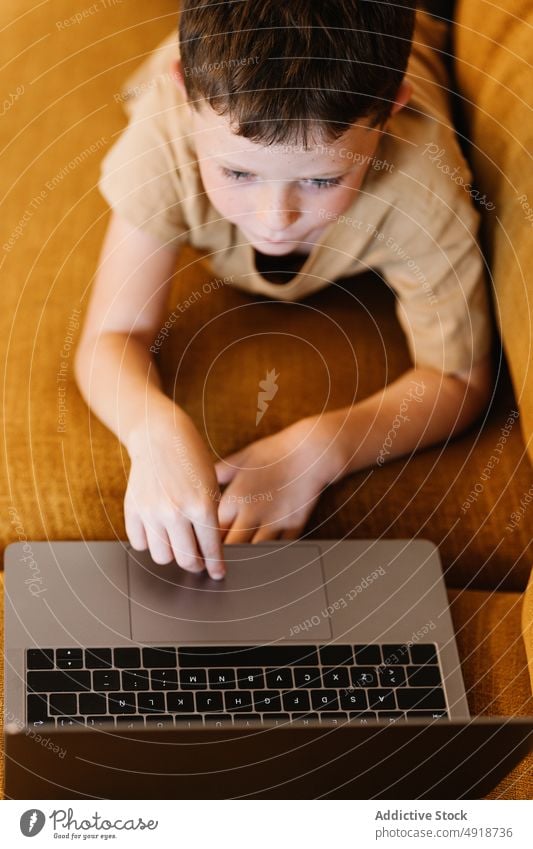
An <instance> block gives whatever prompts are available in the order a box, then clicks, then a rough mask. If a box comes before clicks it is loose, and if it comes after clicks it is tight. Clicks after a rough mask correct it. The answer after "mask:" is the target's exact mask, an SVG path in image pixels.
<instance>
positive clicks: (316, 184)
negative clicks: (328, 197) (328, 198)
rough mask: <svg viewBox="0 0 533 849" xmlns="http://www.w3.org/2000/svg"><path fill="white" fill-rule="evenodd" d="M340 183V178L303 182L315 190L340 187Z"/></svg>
mask: <svg viewBox="0 0 533 849" xmlns="http://www.w3.org/2000/svg"><path fill="white" fill-rule="evenodd" d="M340 181H341V180H340V177H328V178H326V177H324V178H323V179H320V178H318V179H314V180H304V181H303V182H304V183H307V185H308V186H312V187H313V188H315V189H330V188H332V187H333V186H338V185H339V183H340Z"/></svg>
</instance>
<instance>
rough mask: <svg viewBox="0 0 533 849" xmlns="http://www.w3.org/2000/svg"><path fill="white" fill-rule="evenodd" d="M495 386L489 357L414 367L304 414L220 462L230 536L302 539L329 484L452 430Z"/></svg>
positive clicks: (468, 419) (236, 539)
mask: <svg viewBox="0 0 533 849" xmlns="http://www.w3.org/2000/svg"><path fill="white" fill-rule="evenodd" d="M490 389H491V367H490V361H489V359H488V358H487V359H486V360H483V361H482V362H480V363H478V364H476V366H474V367H473V368H472V370H471V372H469V373H468V374H459V375H445V374H441V373H439V372H438V371H436V370H434V369H430V368H416V369H410V370H409V371H407V372H406V373H405V374H404V375H402V377H400V378H399V379H398V380H396V381H394V383H391V384H390V385H389V386H387V387H386V388H385V389H383V390H382V391H381V392H377V393H376V394H375V395H372V396H371V397H369V398H365V399H364V400H363V401H360V402H359V403H357V404H354V405H352V406H349V407H344V408H342V409H339V410H332V411H331V412H328V413H325V414H321V415H317V416H308V417H306V418H305V419H300V420H299V421H296V422H294V424H291V425H289V426H288V427H286V428H284V429H283V430H281V431H279V432H278V433H275V434H273V435H272V436H268V437H266V438H264V439H260V440H258V441H256V442H252V443H251V444H250V445H247V446H245V448H243V449H241V450H240V451H237V452H236V453H235V454H232V455H230V456H229V457H225V458H224V460H220V461H218V463H217V464H216V467H215V468H216V471H217V476H218V481H219V483H220V484H221V485H222V484H228V487H227V489H226V490H225V492H224V495H223V497H222V501H221V504H220V510H219V517H220V523H221V526H222V531H223V533H224V534H227V536H226V537H225V540H226V542H227V543H242V542H248V541H250V540H251V541H252V542H261V541H262V540H268V539H277V538H278V537H281V538H283V539H294V538H297V537H298V536H300V534H301V533H302V531H303V529H304V527H305V525H306V522H307V520H308V518H309V516H310V514H311V511H312V509H313V507H314V505H315V504H316V502H317V500H318V498H319V496H320V493H321V492H322V490H323V489H324V488H325V487H326V486H328V484H330V483H333V482H334V481H336V480H339V479H340V478H342V477H344V476H345V475H347V474H350V473H351V472H356V471H358V470H360V469H364V468H366V467H369V466H373V465H376V464H377V465H382V464H383V463H384V462H386V461H387V460H391V459H393V458H394V457H400V456H402V455H404V454H408V453H409V452H411V451H415V450H417V449H419V448H424V447H426V446H429V445H433V444H435V443H437V442H441V441H442V440H444V439H448V438H449V437H451V436H455V435H456V434H457V433H459V432H460V431H462V430H464V429H465V428H466V427H468V426H469V425H470V424H471V423H472V422H473V421H474V420H475V418H476V417H477V416H478V415H480V413H481V412H482V411H483V409H484V408H485V406H486V404H487V402H488V399H489V396H490ZM250 493H255V494H256V496H257V497H256V499H255V500H253V499H252V498H251V497H250ZM246 496H248V497H246ZM241 505H242V506H241Z"/></svg>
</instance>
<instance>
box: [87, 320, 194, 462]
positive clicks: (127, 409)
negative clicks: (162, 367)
mask: <svg viewBox="0 0 533 849" xmlns="http://www.w3.org/2000/svg"><path fill="white" fill-rule="evenodd" d="M75 368H76V379H77V383H78V387H79V389H80V392H81V394H82V395H83V397H84V398H85V400H86V402H87V404H88V405H89V407H90V408H91V410H92V411H93V412H94V413H95V415H96V416H98V418H99V419H100V420H101V421H102V422H103V423H104V424H105V425H106V426H107V427H108V428H109V429H110V430H111V431H113V433H114V434H115V435H116V436H117V437H118V438H119V439H120V441H121V442H122V443H123V444H124V445H125V446H126V448H128V446H129V441H130V438H131V436H132V434H134V433H135V431H136V430H138V429H139V428H140V427H142V426H143V424H145V423H146V422H147V421H148V422H156V421H157V417H158V415H159V414H161V413H163V412H168V411H169V410H170V409H171V408H173V407H174V409H175V411H176V412H177V411H178V410H179V408H178V407H175V405H173V402H172V401H171V400H170V399H169V398H168V397H167V396H166V395H165V394H164V392H163V390H162V388H161V381H160V377H159V374H158V371H157V368H156V365H155V363H154V361H153V359H152V357H151V355H150V352H149V350H148V345H147V344H146V341H145V340H143V339H142V338H140V337H138V336H134V335H129V336H127V335H126V334H123V333H113V332H109V333H103V334H101V335H99V336H97V337H96V338H94V339H91V340H86V341H83V340H82V343H81V345H80V347H79V348H78V351H77V353H76V361H75Z"/></svg>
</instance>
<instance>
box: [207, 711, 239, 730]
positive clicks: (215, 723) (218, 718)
mask: <svg viewBox="0 0 533 849" xmlns="http://www.w3.org/2000/svg"><path fill="white" fill-rule="evenodd" d="M204 722H205V725H206V726H207V728H231V727H232V726H233V719H232V717H231V715H230V714H227V713H215V714H211V713H206V714H205V716H204Z"/></svg>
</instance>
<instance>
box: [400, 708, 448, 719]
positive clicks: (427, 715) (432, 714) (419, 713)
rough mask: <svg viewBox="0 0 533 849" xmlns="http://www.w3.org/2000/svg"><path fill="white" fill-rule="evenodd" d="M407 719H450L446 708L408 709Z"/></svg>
mask: <svg viewBox="0 0 533 849" xmlns="http://www.w3.org/2000/svg"><path fill="white" fill-rule="evenodd" d="M405 716H406V717H407V719H448V714H447V712H446V711H445V710H408V711H407V713H406V714H405Z"/></svg>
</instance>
